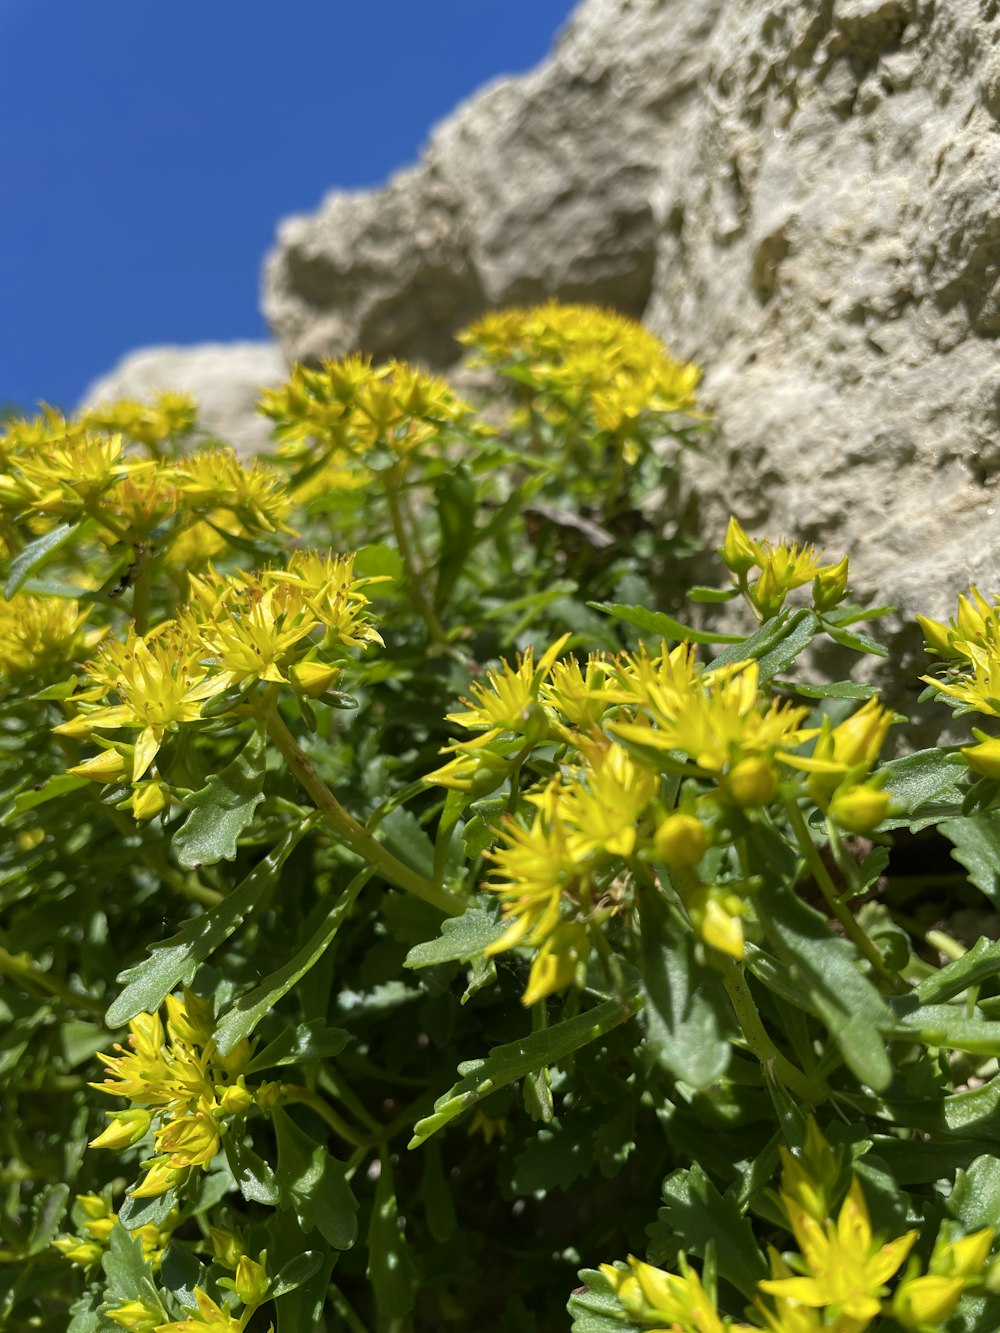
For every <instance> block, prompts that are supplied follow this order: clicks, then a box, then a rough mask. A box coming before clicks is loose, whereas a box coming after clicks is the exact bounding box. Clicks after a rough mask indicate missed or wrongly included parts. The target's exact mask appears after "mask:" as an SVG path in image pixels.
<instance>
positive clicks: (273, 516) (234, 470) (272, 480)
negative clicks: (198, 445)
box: [168, 448, 291, 533]
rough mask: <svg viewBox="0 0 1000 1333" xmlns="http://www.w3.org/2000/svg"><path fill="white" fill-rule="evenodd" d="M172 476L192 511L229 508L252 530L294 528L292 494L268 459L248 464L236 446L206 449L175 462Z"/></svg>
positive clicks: (267, 530) (268, 531) (286, 529)
mask: <svg viewBox="0 0 1000 1333" xmlns="http://www.w3.org/2000/svg"><path fill="white" fill-rule="evenodd" d="M168 476H169V478H170V480H171V482H172V483H173V485H174V486H175V487H176V488H177V491H178V492H179V493H180V495H181V496H182V497H183V500H184V502H185V504H186V505H187V507H188V508H189V509H190V510H191V512H192V513H196V514H202V515H206V514H211V513H212V512H213V511H214V510H217V509H228V510H230V511H231V512H232V513H233V514H235V515H236V517H237V518H238V519H239V521H240V523H241V524H242V525H243V527H244V528H245V529H246V530H247V532H249V533H271V532H290V531H291V529H290V528H288V527H287V526H286V524H285V521H284V520H285V516H286V515H287V513H288V510H289V508H290V507H291V497H290V496H289V495H288V494H287V492H286V491H285V489H284V488H283V486H282V479H281V476H280V474H279V473H278V472H276V471H275V469H274V468H273V467H271V466H270V465H269V464H268V463H265V462H263V461H260V460H258V461H256V462H254V463H252V464H251V465H250V466H249V467H244V465H243V464H242V463H241V462H240V460H239V459H238V458H237V457H236V454H235V453H234V452H233V450H232V449H225V448H222V449H203V450H201V451H200V452H198V453H194V454H190V455H188V456H187V457H186V458H184V459H180V460H178V461H177V462H176V463H173V464H171V465H170V469H169V472H168Z"/></svg>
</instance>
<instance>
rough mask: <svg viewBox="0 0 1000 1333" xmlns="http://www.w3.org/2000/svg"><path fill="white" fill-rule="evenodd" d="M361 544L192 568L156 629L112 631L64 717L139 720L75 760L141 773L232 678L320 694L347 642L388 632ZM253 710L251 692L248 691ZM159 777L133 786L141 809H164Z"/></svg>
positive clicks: (98, 769) (99, 726) (79, 729)
mask: <svg viewBox="0 0 1000 1333" xmlns="http://www.w3.org/2000/svg"><path fill="white" fill-rule="evenodd" d="M369 582H371V580H368V579H363V578H356V577H355V576H354V557H353V556H334V555H330V554H324V553H319V552H316V551H296V552H295V553H293V555H292V556H291V557H290V559H289V562H288V566H287V568H285V569H269V570H264V571H262V572H260V573H257V574H248V573H238V574H234V575H222V574H219V573H217V572H216V571H214V570H210V571H209V572H208V573H207V574H206V575H204V576H203V577H197V576H194V575H192V576H191V579H190V590H191V601H190V602H189V604H188V605H187V607H186V608H185V609H184V610H182V611H181V612H180V614H179V615H178V616H177V617H176V619H174V620H168V621H164V622H163V623H162V624H160V625H158V626H156V627H155V628H154V629H153V630H151V631H150V632H149V633H148V634H145V635H140V634H137V633H136V632H135V629H134V627H130V628H129V630H128V632H127V634H126V637H125V639H124V640H120V639H117V638H108V639H106V640H105V641H104V643H103V644H102V645H101V648H100V651H99V653H98V655H97V657H96V658H95V660H94V661H92V662H88V663H87V664H86V667H85V671H86V674H87V675H88V676H89V677H90V679H91V681H92V682H93V684H92V685H91V686H90V687H89V688H86V689H84V690H83V691H81V692H80V693H78V694H77V695H75V696H74V697H73V703H74V705H75V706H76V707H77V708H78V710H79V711H78V713H77V715H76V716H75V717H73V718H71V719H70V720H69V721H67V722H63V723H61V724H60V725H59V726H57V727H56V728H55V730H56V731H58V732H59V733H61V734H62V735H65V736H72V737H76V738H80V739H85V738H89V737H91V736H93V735H94V734H95V733H106V732H111V733H115V732H120V731H123V730H124V731H126V732H138V735H137V736H135V737H134V740H124V739H113V738H110V737H105V736H103V735H102V736H101V738H100V744H101V745H102V747H103V748H102V750H101V752H100V753H99V754H97V755H94V756H92V757H90V758H88V759H86V760H85V761H84V762H83V763H81V764H77V765H76V766H74V767H73V768H71V769H70V772H72V773H75V774H78V775H79V776H81V777H85V778H90V779H92V780H94V781H96V782H101V783H110V782H118V781H121V780H123V779H124V780H125V781H128V782H131V783H132V784H133V785H135V784H137V783H140V782H141V780H142V779H143V778H144V777H145V776H146V775H147V773H148V772H149V771H150V768H151V766H152V765H153V763H154V761H155V759H156V757H157V754H158V753H159V750H160V747H161V746H162V745H163V742H164V740H165V738H166V737H167V735H168V734H170V733H171V732H173V731H175V730H176V729H177V728H178V727H182V726H186V725H189V724H191V723H199V722H201V721H202V720H203V708H204V706H205V704H206V703H208V701H209V700H212V699H215V698H217V697H218V696H219V695H221V694H223V693H224V692H225V691H227V690H230V689H232V688H233V687H234V686H250V685H252V684H253V683H254V682H255V681H265V682H269V683H271V684H274V685H282V684H288V685H291V686H292V687H293V688H294V689H295V690H296V691H298V692H299V693H300V694H303V695H309V696H315V695H319V694H322V693H324V692H325V691H326V690H328V689H330V688H331V687H332V685H333V684H334V683H335V682H336V680H337V678H338V676H339V674H340V670H341V665H342V662H343V660H344V658H345V656H346V653H347V650H348V649H351V648H357V647H363V646H365V645H366V644H369V643H381V639H380V637H379V635H378V632H377V631H376V629H375V628H374V626H373V625H372V624H371V621H370V617H369V615H368V613H367V610H366V608H367V606H368V599H367V597H366V596H365V594H364V592H363V588H364V587H365V586H366V585H367V584H368V583H369ZM244 693H245V691H241V700H239V701H237V702H238V703H242V704H244V711H246V709H247V708H248V707H252V705H250V704H246V701H245V700H244V699H243V698H242V695H243V694H244ZM166 798H167V796H166V792H165V791H164V790H163V788H162V786H161V785H160V784H159V782H158V781H153V782H147V783H146V784H144V785H143V786H140V787H138V788H137V789H136V792H135V794H134V796H133V798H132V809H133V811H134V813H135V815H136V817H137V818H148V817H150V816H152V815H154V814H156V813H157V812H158V811H159V810H160V809H162V807H163V804H164V802H165V800H166Z"/></svg>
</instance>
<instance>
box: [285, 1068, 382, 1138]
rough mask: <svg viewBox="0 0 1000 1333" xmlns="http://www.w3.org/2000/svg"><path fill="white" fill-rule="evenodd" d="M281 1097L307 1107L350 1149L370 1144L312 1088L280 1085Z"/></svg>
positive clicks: (295, 1084)
mask: <svg viewBox="0 0 1000 1333" xmlns="http://www.w3.org/2000/svg"><path fill="white" fill-rule="evenodd" d="M281 1095H282V1097H283V1099H284V1100H285V1101H286V1102H300V1103H301V1104H302V1105H303V1106H308V1107H309V1108H310V1110H312V1111H315V1112H316V1114H317V1115H318V1116H320V1118H321V1119H323V1120H325V1121H326V1123H327V1124H328V1125H329V1126H330V1128H331V1129H332V1130H333V1132H334V1134H336V1135H338V1136H339V1137H340V1138H342V1139H343V1140H344V1142H345V1143H349V1144H350V1145H351V1147H352V1148H367V1147H369V1146H370V1144H371V1139H368V1138H365V1136H364V1135H363V1134H361V1133H360V1132H359V1131H358V1130H356V1129H355V1128H354V1126H353V1125H350V1124H348V1122H347V1121H346V1120H345V1119H344V1118H343V1116H342V1115H341V1114H340V1112H339V1111H335V1110H334V1108H333V1107H332V1106H331V1105H330V1103H329V1102H328V1101H327V1100H326V1098H325V1097H323V1096H321V1095H320V1094H319V1093H318V1092H314V1091H313V1089H312V1088H306V1087H303V1086H302V1084H301V1083H282V1085H281Z"/></svg>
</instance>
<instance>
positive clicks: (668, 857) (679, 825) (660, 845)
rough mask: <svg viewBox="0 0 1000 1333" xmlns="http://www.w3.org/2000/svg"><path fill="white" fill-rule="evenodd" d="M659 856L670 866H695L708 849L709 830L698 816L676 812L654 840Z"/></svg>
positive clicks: (668, 818) (661, 826) (670, 815)
mask: <svg viewBox="0 0 1000 1333" xmlns="http://www.w3.org/2000/svg"><path fill="white" fill-rule="evenodd" d="M653 846H654V847H655V849H656V854H657V856H659V857H660V859H661V860H662V861H664V862H665V864H666V865H668V866H693V865H697V863H698V862H699V861H700V860H701V858H702V857H703V856H704V854H705V852H706V850H707V848H708V830H707V829H706V828H705V825H704V824H703V823H702V822H701V820H700V819H699V818H698V817H697V816H696V815H689V814H685V813H684V812H683V811H680V810H675V811H673V813H672V814H669V815H667V817H666V819H664V821H663V822H662V824H660V826H659V828H658V829H657V830H656V834H655V835H654V838H653Z"/></svg>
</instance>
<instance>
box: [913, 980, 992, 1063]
mask: <svg viewBox="0 0 1000 1333" xmlns="http://www.w3.org/2000/svg"><path fill="white" fill-rule="evenodd" d="M907 1002H909V1004H910V1005H912V1003H913V997H912V996H909V995H906V996H903V997H901V999H900V1000H898V1001H896V1003H895V1004H894V1005H893V1008H894V1009H895V1011H896V1024H895V1026H894V1028H893V1035H894V1036H896V1037H901V1038H905V1039H909V1040H910V1041H919V1042H922V1043H923V1045H925V1046H933V1047H937V1048H940V1049H944V1050H950V1051H971V1052H973V1053H974V1054H976V1055H996V1053H997V1052H998V1051H1000V1023H992V1022H990V1020H989V1019H988V1018H984V1017H983V1015H982V1014H981V1013H980V1012H979V1011H978V1010H975V1009H974V1010H973V1011H972V1013H971V1014H967V1013H966V1010H965V1006H964V1005H950V1004H923V1005H919V1006H917V1007H915V1008H912V1009H911V1010H910V1011H909V1012H908V1011H907Z"/></svg>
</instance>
